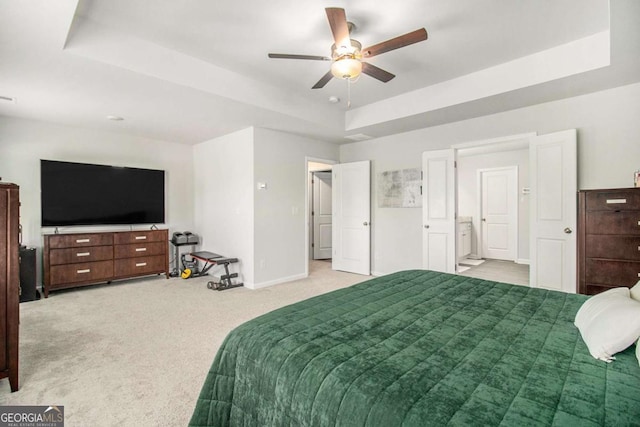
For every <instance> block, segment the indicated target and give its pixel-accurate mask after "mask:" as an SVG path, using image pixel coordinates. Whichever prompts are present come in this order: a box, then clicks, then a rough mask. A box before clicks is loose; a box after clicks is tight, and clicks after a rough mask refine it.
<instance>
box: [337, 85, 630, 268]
mask: <svg viewBox="0 0 640 427" xmlns="http://www.w3.org/2000/svg"><path fill="white" fill-rule="evenodd" d="M638 117H640V84H633V85H628V86H622V87H618V88H615V89H610V90H606V91H602V92H596V93H592V94H588V95H583V96H579V97H574V98H569V99H564V100H560V101H554V102H549V103H544V104H539V105H535V106H532V107H526V108H521V109H517V110H511V111H507V112H504V113H499V114H492V115H489V116H484V117H478V118H474V119H470V120H465V121H461V122H456V123H449V124H445V125H441V126H434V127H430V128H425V129H420V130H416V131H412V132H407V133H402V134H397V135H391V136H387V137H384V138H378V139H375V140H370V141H363V142H356V143H352V144H346V145H342V146H340V160H341V161H342V162H349V161H358V160H372V171H373V173H374V175H373V176H374V177H375V176H376V175H375V174H377V173H378V172H380V171H385V170H393V169H404V168H413V167H421V161H420V157H421V153H422V152H424V151H427V150H434V149H439V148H448V147H450V146H451V145H452V144H459V143H463V142H469V141H478V140H484V139H491V138H497V137H502V136H508V135H517V134H523V133H528V132H538V134H545V133H551V132H555V131H560V130H565V129H572V128H576V129H578V186H579V188H581V189H593V188H613V187H629V186H632V185H633V181H632V177H633V172H634V171H635V170H636V169H638V168H640V144H639V143H638V135H640V120H638ZM375 185H376V181H375V179H374V180H373V185H372V200H373V207H372V223H373V226H372V254H373V256H372V258H373V259H372V269H373V271H375V272H376V273H390V272H392V271H396V270H400V269H406V268H420V267H421V266H422V245H421V242H422V230H421V210H420V209H379V208H377V207H376V200H375V194H376V189H375Z"/></svg>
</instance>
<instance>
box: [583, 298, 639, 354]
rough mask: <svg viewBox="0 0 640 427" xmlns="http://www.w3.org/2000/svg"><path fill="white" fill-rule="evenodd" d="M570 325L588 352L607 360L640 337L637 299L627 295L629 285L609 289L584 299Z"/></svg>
mask: <svg viewBox="0 0 640 427" xmlns="http://www.w3.org/2000/svg"><path fill="white" fill-rule="evenodd" d="M574 324H575V325H576V326H577V328H578V329H579V330H580V334H581V335H582V339H583V340H584V342H585V343H586V344H587V347H588V348H589V353H591V355H592V356H593V357H595V358H596V359H600V360H604V361H606V362H611V361H612V360H614V359H615V358H614V357H613V355H614V354H616V353H618V352H619V351H622V350H624V349H626V348H627V347H629V346H630V345H632V344H633V343H634V342H635V341H636V340H638V338H639V337H640V302H638V301H636V300H633V299H631V298H630V291H629V288H626V287H620V288H613V289H609V290H608V291H605V292H602V293H601V294H598V295H594V296H592V297H591V298H589V299H588V300H587V301H585V302H584V304H582V307H580V310H578V313H577V314H576V319H575V322H574Z"/></svg>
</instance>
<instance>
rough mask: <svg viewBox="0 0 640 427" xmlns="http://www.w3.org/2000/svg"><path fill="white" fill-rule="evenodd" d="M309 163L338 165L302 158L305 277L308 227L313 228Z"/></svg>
mask: <svg viewBox="0 0 640 427" xmlns="http://www.w3.org/2000/svg"><path fill="white" fill-rule="evenodd" d="M309 162H317V163H325V164H328V165H335V164H338V163H340V162H339V161H337V160H331V159H321V158H318V157H309V156H305V158H304V177H305V180H304V183H305V184H304V201H305V203H304V218H305V220H304V221H305V228H304V231H305V233H304V274H305V276H308V275H309V233H310V232H311V231H310V229H309V227H313V224H312V220H311V211H310V210H309V205H310V203H311V201H310V200H309V198H310V197H311V194H310V191H309Z"/></svg>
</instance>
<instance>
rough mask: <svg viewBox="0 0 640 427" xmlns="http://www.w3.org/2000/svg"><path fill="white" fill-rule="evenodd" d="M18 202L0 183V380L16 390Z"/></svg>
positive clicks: (11, 186)
mask: <svg viewBox="0 0 640 427" xmlns="http://www.w3.org/2000/svg"><path fill="white" fill-rule="evenodd" d="M19 215H20V198H19V189H18V186H17V185H15V184H6V183H1V182H0V378H7V377H8V378H9V383H10V385H11V391H17V390H18V323H19V321H20V312H19V310H20V296H19V287H20V274H19V265H18V262H19V260H18V250H19V242H18V233H19Z"/></svg>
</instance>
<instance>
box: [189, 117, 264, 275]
mask: <svg viewBox="0 0 640 427" xmlns="http://www.w3.org/2000/svg"><path fill="white" fill-rule="evenodd" d="M192 173H193V175H192V176H193V185H194V187H195V202H194V205H193V206H194V208H193V209H194V212H195V214H194V216H195V232H196V233H198V234H200V236H201V238H202V239H201V245H200V247H201V249H202V250H206V251H209V252H214V253H217V254H220V255H223V256H228V257H236V258H238V259H239V263H238V264H232V265H231V268H230V269H231V270H232V271H233V272H238V273H239V274H240V277H239V278H238V279H237V280H239V281H244V283H245V284H246V285H247V286H248V287H251V286H253V282H254V267H253V266H254V244H253V234H254V229H253V215H254V214H253V211H254V203H253V176H254V172H253V128H247V129H244V130H241V131H238V132H234V133H231V134H229V135H225V136H222V137H219V138H215V139H212V140H210V141H206V142H203V143H201V144H197V145H195V146H194V147H193V171H192ZM221 271H222V270H220V269H219V268H218V270H216V269H214V270H211V274H214V275H217V276H219V275H220V272H221Z"/></svg>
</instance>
